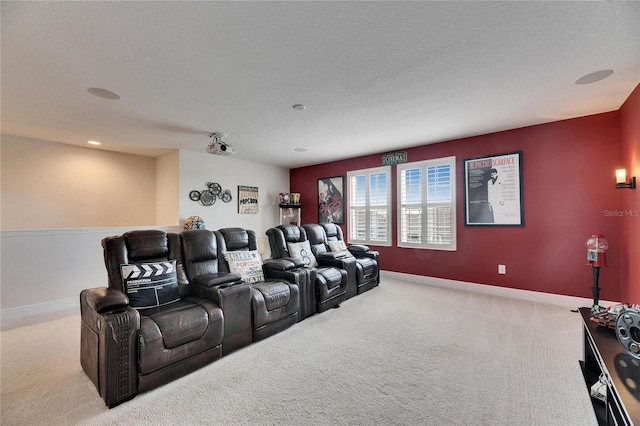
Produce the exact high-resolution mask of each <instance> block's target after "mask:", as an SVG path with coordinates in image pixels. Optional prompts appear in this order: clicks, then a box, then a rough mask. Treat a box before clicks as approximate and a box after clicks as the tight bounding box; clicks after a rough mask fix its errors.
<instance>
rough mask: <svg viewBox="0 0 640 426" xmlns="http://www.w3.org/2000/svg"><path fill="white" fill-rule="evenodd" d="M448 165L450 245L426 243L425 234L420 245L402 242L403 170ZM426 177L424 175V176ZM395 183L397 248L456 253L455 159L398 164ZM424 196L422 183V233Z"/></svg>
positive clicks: (424, 226) (424, 219)
mask: <svg viewBox="0 0 640 426" xmlns="http://www.w3.org/2000/svg"><path fill="white" fill-rule="evenodd" d="M443 164H448V165H449V166H451V209H452V210H453V213H452V216H453V217H452V218H451V243H450V244H433V243H427V242H426V240H427V238H426V234H425V238H424V240H425V242H422V243H411V242H402V179H401V174H402V171H403V170H407V169H416V168H420V169H422V170H424V171H426V169H427V167H430V166H436V165H443ZM425 176H426V174H425ZM396 181H397V192H396V199H397V200H396V201H397V209H396V215H397V216H396V217H397V228H396V230H397V235H396V237H397V246H398V247H403V248H416V249H428V250H444V251H456V250H457V234H458V233H457V224H456V218H457V207H456V186H457V182H456V157H455V156H453V157H442V158H434V159H431V160H424V161H416V162H413V163H403V164H398V166H397V169H396ZM426 194H427V188H426V183H425V182H423V190H422V198H423V201H422V211H423V219H422V227H423V232H425V233H426V226H427V223H426V220H427V217H426Z"/></svg>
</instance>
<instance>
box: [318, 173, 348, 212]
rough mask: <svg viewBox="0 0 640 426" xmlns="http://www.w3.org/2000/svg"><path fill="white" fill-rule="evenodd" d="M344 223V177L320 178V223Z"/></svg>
mask: <svg viewBox="0 0 640 426" xmlns="http://www.w3.org/2000/svg"><path fill="white" fill-rule="evenodd" d="M322 222H333V223H337V224H342V223H344V177H343V176H334V177H327V178H321V179H318V223H322Z"/></svg>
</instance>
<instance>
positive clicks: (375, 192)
mask: <svg viewBox="0 0 640 426" xmlns="http://www.w3.org/2000/svg"><path fill="white" fill-rule="evenodd" d="M347 193H348V196H349V198H348V200H349V222H348V223H347V232H348V234H349V242H350V243H355V244H372V245H378V246H390V245H391V229H390V223H389V222H390V220H391V211H390V209H391V167H389V166H386V167H378V168H375V169H366V170H356V171H352V172H347Z"/></svg>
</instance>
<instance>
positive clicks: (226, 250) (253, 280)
mask: <svg viewBox="0 0 640 426" xmlns="http://www.w3.org/2000/svg"><path fill="white" fill-rule="evenodd" d="M214 233H215V235H216V239H217V244H218V248H219V250H220V257H219V259H218V260H219V268H220V269H219V270H220V271H221V272H232V273H237V274H238V275H240V276H241V277H243V279H244V280H245V282H247V283H248V284H249V285H250V287H251V312H252V330H253V341H254V342H256V341H259V340H262V339H265V338H267V337H269V336H272V335H274V334H276V333H278V332H280V331H282V330H285V329H287V328H288V327H290V326H292V325H293V324H295V323H296V322H298V317H299V310H300V297H299V286H305V285H307V283H308V282H313V281H314V280H315V272H314V271H309V270H307V269H306V268H301V266H302V264H301V263H295V262H292V261H288V260H284V259H280V260H267V261H265V262H264V263H263V262H262V259H261V257H260V254H259V252H258V237H257V235H256V233H255V232H254V231H251V230H245V229H242V228H223V229H220V230H218V231H214Z"/></svg>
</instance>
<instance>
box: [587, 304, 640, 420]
mask: <svg viewBox="0 0 640 426" xmlns="http://www.w3.org/2000/svg"><path fill="white" fill-rule="evenodd" d="M580 314H581V315H582V321H583V324H584V327H583V330H584V360H583V361H582V362H581V363H580V364H581V366H582V372H583V374H584V378H585V382H586V383H587V390H588V391H589V390H590V389H591V385H593V384H594V383H596V382H597V381H598V378H599V377H600V374H601V373H602V374H604V377H605V378H606V381H607V401H606V403H603V402H601V401H599V400H596V399H593V398H592V402H593V406H594V409H595V412H596V416H597V417H598V422H599V423H600V424H601V425H636V426H640V360H638V359H636V358H634V357H632V356H631V355H629V354H628V353H627V352H626V351H625V350H624V348H623V347H622V345H621V344H620V342H618V338H617V337H616V333H615V331H614V330H610V329H607V328H604V327H601V326H598V325H597V324H596V323H594V322H593V321H591V320H590V318H591V311H590V310H589V308H580Z"/></svg>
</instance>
